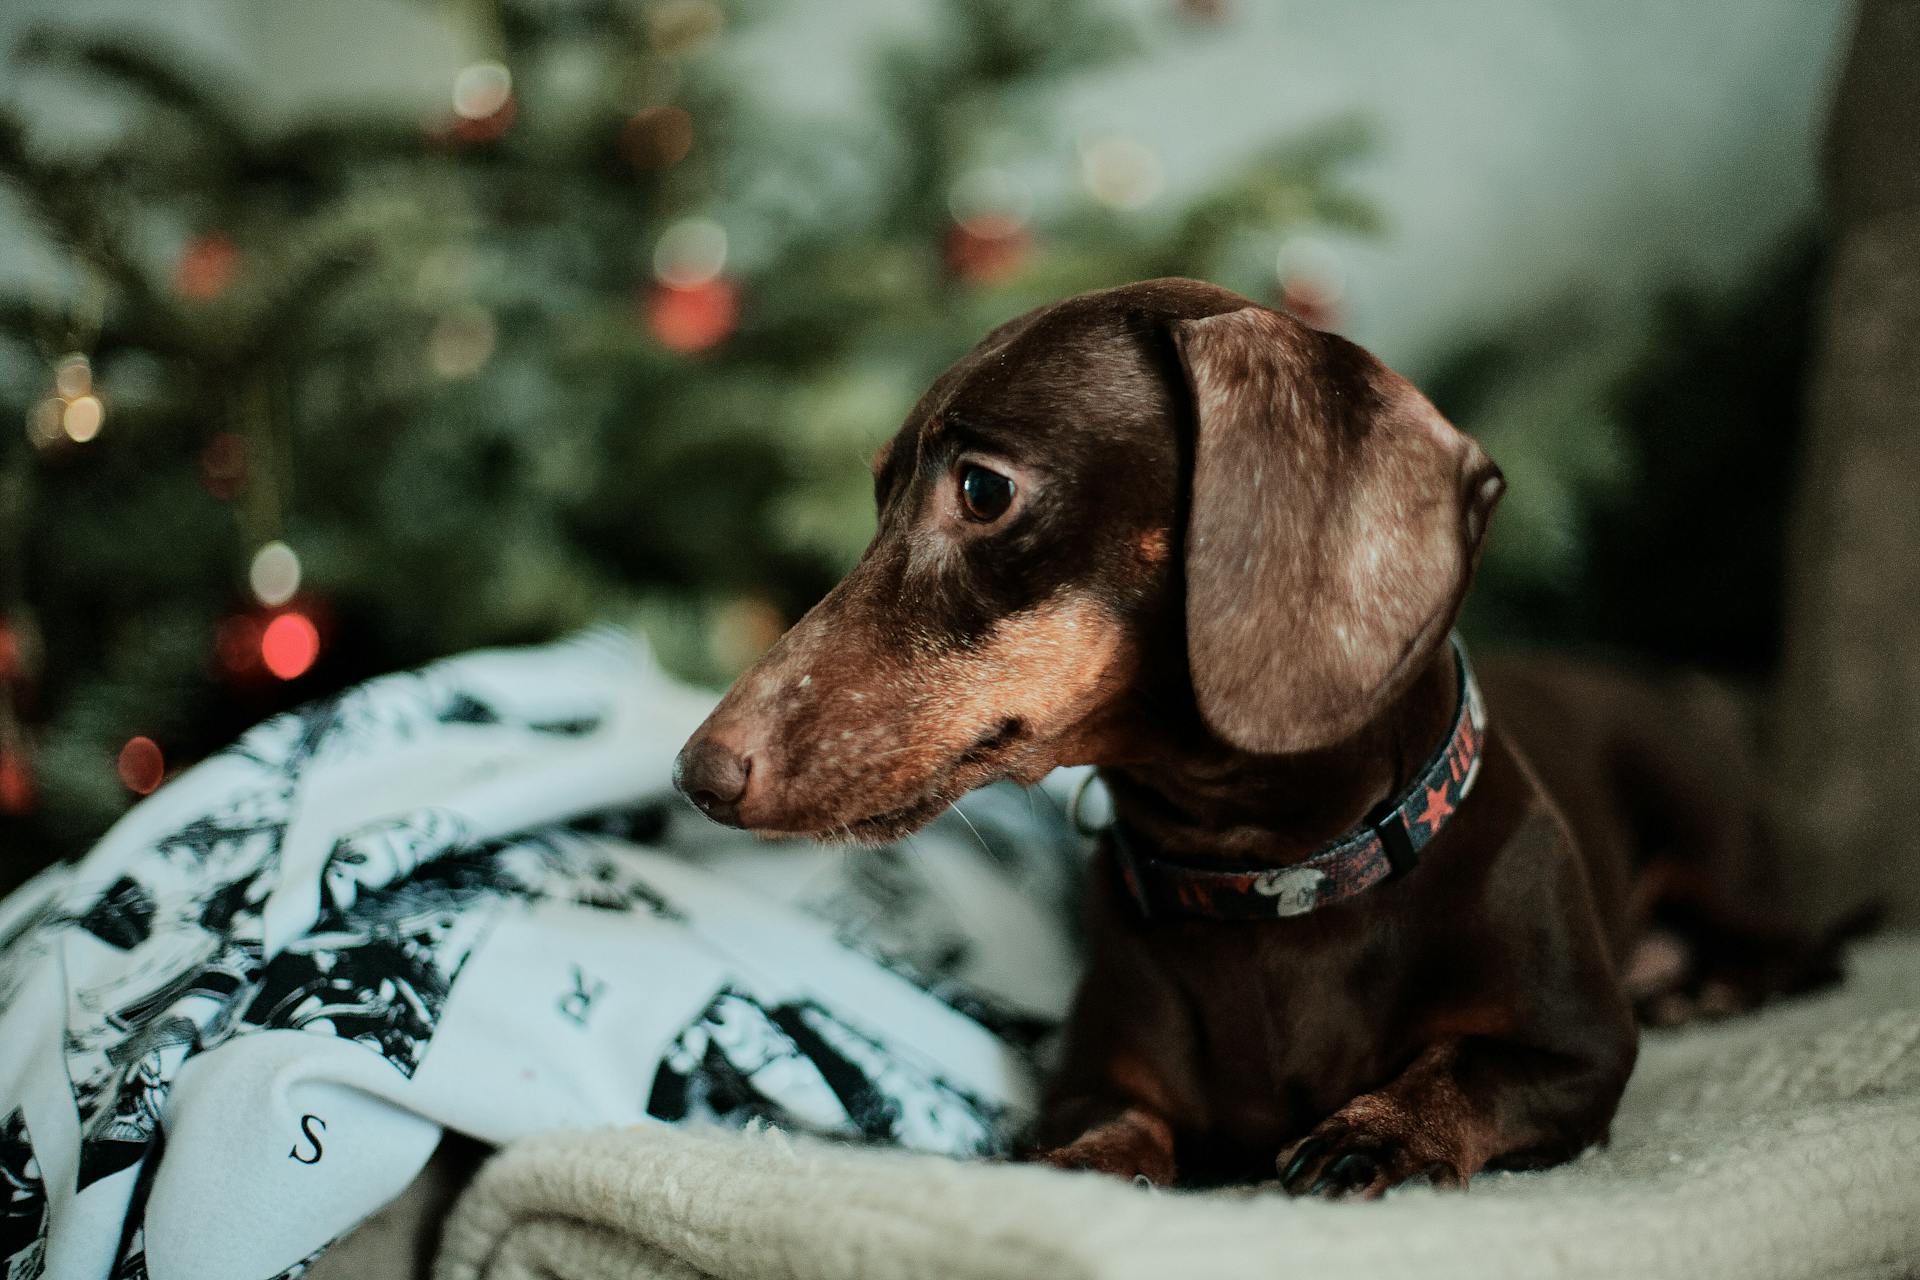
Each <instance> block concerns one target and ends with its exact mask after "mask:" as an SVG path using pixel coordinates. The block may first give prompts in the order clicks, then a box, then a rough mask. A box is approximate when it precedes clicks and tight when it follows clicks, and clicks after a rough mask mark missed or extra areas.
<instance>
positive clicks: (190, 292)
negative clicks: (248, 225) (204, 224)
mask: <svg viewBox="0 0 1920 1280" xmlns="http://www.w3.org/2000/svg"><path fill="white" fill-rule="evenodd" d="M239 277H240V247H239V246H238V245H236V244H234V242H233V241H231V240H229V239H228V238H227V237H226V236H223V235H220V234H219V233H217V232H215V233H211V234H208V235H203V236H195V237H194V238H193V239H191V240H189V241H187V247H186V249H185V250H183V251H182V252H181V254H180V261H178V262H177V263H175V264H174V267H173V291H174V292H175V293H177V294H179V295H180V296H181V297H183V298H191V299H193V300H194V301H195V302H211V301H212V300H213V299H215V298H217V297H219V296H220V295H221V294H223V293H225V292H226V291H227V290H228V289H229V288H231V287H232V285H233V282H234V281H235V280H237V279H239Z"/></svg>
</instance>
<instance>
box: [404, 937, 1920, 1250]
mask: <svg viewBox="0 0 1920 1280" xmlns="http://www.w3.org/2000/svg"><path fill="white" fill-rule="evenodd" d="M1308 1268H1328V1270H1327V1271H1325V1274H1327V1275H1331V1276H1339V1277H1350V1276H1353V1277H1358V1276H1382V1277H1386V1276H1408V1277H1419V1278H1420V1280H1439V1278H1440V1277H1448V1276H1461V1277H1472V1280H1497V1278H1498V1277H1504V1276H1512V1277H1516V1278H1518V1277H1526V1278H1528V1280H1536V1278H1539V1277H1576V1276H1628V1277H1632V1278H1633V1280H1656V1278H1657V1277H1666V1276H1673V1277H1686V1278H1687V1280H1699V1278H1701V1277H1718V1276H1725V1277H1737V1278H1738V1280H1764V1278H1766V1277H1783V1278H1786V1277H1792V1278H1795V1280H1798V1278H1800V1277H1815V1276H1818V1277H1859V1276H1915V1275H1920V936H1908V937H1904V938H1887V939H1880V940H1877V941H1875V942H1872V943H1869V944H1867V945H1864V946H1862V947H1861V948H1859V949H1858V951H1857V953H1856V955H1855V957H1854V970H1853V974H1852V976H1851V977H1850V979H1849V981H1848V984H1847V985H1846V987H1845V988H1843V989H1842V990H1840V991H1838V992H1835V993H1833V994H1830V995H1826V996H1822V997H1819V998H1816V999H1812V1000H1805V1001H1800V1002H1795V1003H1790V1004H1785V1005H1782V1006H1780V1007H1778V1008H1775V1009H1773V1010H1771V1011H1769V1012H1767V1013H1765V1014H1762V1015H1758V1016H1754V1017H1749V1018H1744V1019H1739V1020H1735V1021H1733V1022H1729V1023H1726V1024H1722V1025H1719V1026H1713V1027H1706V1028H1702V1029H1698V1030H1690V1031H1683V1032H1677V1033H1656V1034H1650V1035H1648V1036H1647V1037H1646V1040H1645V1043H1644V1047H1643V1049H1642V1054H1641V1065H1640V1068H1639V1070H1638V1072H1637V1073H1636V1074H1635V1076H1634V1080H1633V1083H1632V1085H1631V1087H1630V1088H1629V1089H1628V1092H1627V1097H1626V1100H1625V1102H1624V1104H1623V1106H1622V1108H1621V1111H1620V1115H1619V1118H1618V1120H1617V1122H1616V1124H1615V1126H1614V1140H1613V1143H1612V1145H1611V1146H1610V1147H1608V1148H1607V1149H1606V1150H1603V1151H1595V1152H1590V1153H1589V1154H1588V1155H1587V1156H1586V1157H1585V1158H1583V1159H1581V1160H1579V1161H1576V1162H1575V1163H1573V1164H1571V1165H1568V1166H1565V1167H1563V1168H1560V1169H1556V1170H1553V1171H1550V1172H1548V1173H1544V1174H1510V1175H1489V1176H1483V1177H1481V1178H1479V1179H1477V1180H1475V1182H1474V1183H1473V1185H1472V1187H1471V1188H1470V1190H1469V1191H1467V1192H1466V1193H1464V1194H1463V1193H1459V1192H1454V1193H1443V1192H1434V1191H1430V1190H1426V1189H1423V1188H1410V1189H1406V1190H1403V1191H1400V1192H1397V1193H1395V1194H1392V1195H1389V1196H1388V1197H1387V1198H1386V1199H1385V1200H1383V1201H1380V1202H1378V1203H1374V1204H1326V1203H1319V1202H1300V1201H1290V1200H1287V1199H1284V1198H1282V1197H1279V1196H1277V1195H1273V1194H1257V1193H1249V1192H1240V1193H1231V1194H1228V1193H1215V1194H1177V1193H1157V1192H1148V1191H1143V1190H1139V1189H1136V1188H1134V1187H1131V1186H1128V1185H1123V1184H1120V1183H1116V1182H1113V1181H1110V1180H1106V1179H1102V1178H1097V1177H1092V1176H1072V1175H1067V1174H1060V1173H1054V1172H1052V1171H1048V1170H1041V1169H1034V1168H1024V1167H1010V1166H996V1165H980V1164H974V1165H965V1164H956V1163H953V1162H950V1161H947V1160H943V1159H936V1158H931V1157H924V1156H911V1155H905V1154H902V1153H898V1152H889V1151H875V1150H855V1149H850V1148H847V1147H844V1146H836V1145H831V1144H828V1143H825V1142H819V1141H812V1140H802V1139H795V1138H791V1137H788V1136H785V1135H781V1134H778V1133H772V1132H764V1131H762V1132H754V1133H747V1134H744V1135H741V1134H710V1133H691V1132H686V1131H679V1130H673V1129H668V1128H664V1127H649V1128H637V1129H620V1130H608V1131H602V1132H590V1133H567V1134H554V1135H550V1136H546V1137H540V1138H534V1139H531V1140H528V1141H524V1142H521V1143H519V1144H517V1145H515V1146H513V1147H511V1148H509V1149H507V1150H506V1151H505V1152H503V1153H502V1154H500V1155H499V1156H498V1157H496V1158H495V1159H494V1160H492V1161H491V1162H490V1163H489V1164H488V1165H487V1167H486V1168H485V1169H484V1170H483V1171H482V1173H481V1174H480V1176H479V1178H478V1179H477V1180H476V1181H475V1183H474V1184H473V1185H472V1187H471V1188H470V1189H469V1190H468V1191H467V1192H466V1194H465V1196H464V1198H463V1199H462V1200H461V1201H460V1203H459V1205H458V1206H457V1207H456V1209H455V1211H454V1214H453V1216H452V1218H451V1219H450V1220H449V1223H448V1227H447V1233H446V1237H445V1240H444V1242H443V1245H442V1249H441V1254H440V1259H439V1264H438V1267H437V1269H436V1275H437V1277H438V1280H480V1278H481V1277H485V1278H486V1280H521V1278H523V1277H524V1278H529V1280H530V1278H532V1277H560V1278H562V1280H600V1278H601V1277H608V1278H611V1277H634V1276H639V1277H661V1278H663V1280H664V1278H671V1280H700V1278H707V1277H713V1278H724V1280H759V1278H761V1277H766V1278H768V1280H771V1278H773V1277H781V1278H783V1280H786V1278H793V1280H813V1278H815V1277H817V1278H818V1280H893V1278H895V1277H941V1278H949V1277H950V1278H952V1280H1003V1278H1004V1280H1015V1278H1020V1280H1026V1278H1028V1277H1048V1278H1049V1280H1073V1278H1075V1277H1095V1276H1098V1277H1116V1278H1119V1277H1141V1278H1142V1280H1202V1278H1204V1277H1242V1276H1244V1277H1254V1276H1262V1277H1265V1276H1284V1275H1299V1274H1308V1273H1309V1272H1308V1271H1307V1269H1308Z"/></svg>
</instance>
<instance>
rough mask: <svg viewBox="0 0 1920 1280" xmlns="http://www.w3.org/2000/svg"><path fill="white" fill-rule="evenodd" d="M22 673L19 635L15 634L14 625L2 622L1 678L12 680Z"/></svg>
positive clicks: (0, 639)
mask: <svg viewBox="0 0 1920 1280" xmlns="http://www.w3.org/2000/svg"><path fill="white" fill-rule="evenodd" d="M22 674H24V672H23V671H22V670H21V662H20V640H19V637H17V636H15V635H14V634H13V628H12V627H10V626H8V625H7V624H6V623H4V622H0V680H11V679H13V678H14V677H15V676H19V675H22Z"/></svg>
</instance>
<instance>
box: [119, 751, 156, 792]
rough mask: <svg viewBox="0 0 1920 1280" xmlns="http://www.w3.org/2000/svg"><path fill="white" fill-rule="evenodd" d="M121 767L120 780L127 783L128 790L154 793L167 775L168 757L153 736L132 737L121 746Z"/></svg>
mask: <svg viewBox="0 0 1920 1280" xmlns="http://www.w3.org/2000/svg"><path fill="white" fill-rule="evenodd" d="M119 769H120V781H122V782H124V783H126V784H127V790H129V791H131V792H133V793H134V794H135V795H142V796H145V795H152V794H153V792H154V789H155V788H156V787H158V786H159V785H160V782H161V780H162V779H163V778H165V777H166V776H167V758H166V756H164V755H162V754H161V751H160V744H159V743H157V742H155V741H154V740H153V739H152V738H147V737H138V738H130V739H128V740H127V745H126V746H124V747H122V748H120V761H119Z"/></svg>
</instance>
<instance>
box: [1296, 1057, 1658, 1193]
mask: <svg viewBox="0 0 1920 1280" xmlns="http://www.w3.org/2000/svg"><path fill="white" fill-rule="evenodd" d="M1631 1068H1632V1055H1631V1053H1628V1054H1627V1055H1626V1057H1625V1061H1624V1062H1618V1063H1600V1062H1587V1061H1580V1060H1578V1059H1573V1058H1569V1057H1568V1056H1566V1055H1564V1054H1560V1053H1549V1052H1545V1051H1542V1050H1539V1049H1534V1048H1530V1047H1528V1046H1525V1045H1520V1044H1515V1043H1512V1042H1509V1041H1500V1040H1491V1039H1485V1038H1481V1037H1467V1038H1464V1039H1457V1040H1447V1041H1443V1042H1441V1043H1439V1044H1436V1045H1434V1046H1432V1047H1431V1048H1429V1049H1427V1050H1426V1051H1425V1052H1424V1053H1422V1054H1421V1055H1420V1056H1419V1057H1418V1058H1416V1059H1414V1061H1413V1063H1412V1065H1410V1066H1409V1067H1408V1068H1407V1069H1406V1070H1405V1071H1403V1072H1402V1073H1401V1074H1400V1075H1399V1076H1398V1077H1397V1078H1396V1079H1395V1080H1394V1081H1393V1082H1392V1083H1391V1084H1388V1085H1387V1086H1386V1087H1385V1088H1382V1089H1379V1090H1376V1091H1375V1092H1372V1093H1365V1094H1362V1095H1360V1096H1359V1097H1357V1098H1355V1099H1354V1100H1353V1101H1352V1102H1349V1103H1348V1104H1347V1105H1346V1106H1344V1107H1342V1108H1340V1110H1338V1111H1336V1112H1335V1113H1334V1114H1333V1115H1331V1116H1329V1117H1328V1118H1327V1119H1326V1120H1324V1121H1322V1122H1321V1123H1320V1124H1319V1125H1318V1126H1317V1127H1316V1128H1315V1129H1314V1130H1313V1131H1312V1132H1311V1133H1309V1134H1308V1135H1307V1136H1306V1137H1304V1138H1302V1139H1301V1140H1300V1141H1299V1142H1296V1143H1294V1144H1293V1145H1292V1146H1291V1147H1288V1148H1287V1149H1286V1150H1284V1151H1282V1152H1281V1153H1280V1157H1279V1159H1278V1160H1277V1161H1276V1162H1275V1167H1276V1168H1277V1169H1278V1171H1279V1173H1280V1181H1281V1184H1282V1185H1283V1186H1284V1187H1285V1189H1286V1190H1287V1191H1288V1192H1289V1193H1291V1194H1293V1195H1334V1196H1338V1195H1345V1194H1349V1193H1352V1194H1356V1195H1359V1196H1362V1197H1365V1198H1369V1199H1371V1198H1372V1197H1374V1196H1378V1195H1379V1194H1380V1193H1381V1192H1383V1191H1385V1190H1386V1189H1387V1188H1389V1187H1392V1186H1395V1185H1397V1184H1399V1183H1402V1182H1406V1181H1409V1180H1411V1179H1415V1178H1420V1177H1423V1176H1424V1177H1426V1178H1427V1179H1429V1180H1430V1181H1431V1182H1432V1183H1433V1184H1434V1185H1436V1186H1460V1185H1463V1184H1464V1183H1465V1182H1466V1181H1467V1179H1469V1178H1471V1177H1472V1176H1473V1175H1474V1174H1476V1173H1478V1172H1479V1171H1480V1170H1481V1169H1484V1168H1486V1167H1488V1166H1489V1165H1495V1166H1500V1167H1506V1168H1524V1167H1533V1166H1542V1165H1549V1164H1557V1163H1559V1162H1560V1161H1562V1160H1567V1159H1571V1158H1572V1157H1573V1156H1575V1155H1577V1154H1579V1152H1580V1151H1581V1150H1582V1149H1584V1148H1585V1147H1587V1146H1589V1145H1591V1144H1592V1143H1594V1142H1599V1141H1603V1140H1604V1139H1605V1137H1606V1126H1607V1122H1608V1119H1609V1117H1611V1116H1612V1114H1613V1108H1614V1104H1615V1103H1616V1102H1617V1101H1618V1099H1619V1096H1620V1091H1621V1090H1622V1089H1623V1088H1624V1087H1625V1086H1626V1079H1627V1073H1628V1072H1629V1071H1630V1070H1631Z"/></svg>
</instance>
